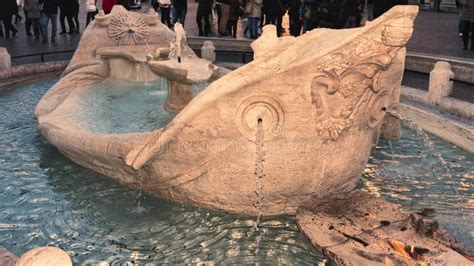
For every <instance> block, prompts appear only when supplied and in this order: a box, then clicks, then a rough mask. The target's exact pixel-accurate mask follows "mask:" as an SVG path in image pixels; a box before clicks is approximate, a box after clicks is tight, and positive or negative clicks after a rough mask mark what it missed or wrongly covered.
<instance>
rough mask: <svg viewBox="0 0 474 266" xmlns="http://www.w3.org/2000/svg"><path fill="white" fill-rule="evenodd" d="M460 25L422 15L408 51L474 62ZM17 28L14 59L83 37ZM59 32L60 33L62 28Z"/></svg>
mask: <svg viewBox="0 0 474 266" xmlns="http://www.w3.org/2000/svg"><path fill="white" fill-rule="evenodd" d="M80 1H81V3H82V5H81V12H80V24H81V29H82V31H83V30H84V28H85V24H86V23H85V20H86V11H85V4H84V3H85V1H86V0H80ZM98 6H99V7H100V6H101V0H99V3H98ZM149 6H150V4H149V2H145V3H142V9H141V11H144V10H146V9H147V8H148V7H149ZM196 9H197V3H195V2H194V1H190V2H189V3H188V14H187V17H186V23H185V29H186V30H187V32H188V35H189V36H195V35H197V32H198V30H197V26H196V21H195V17H196V16H195V14H196ZM22 15H23V14H22ZM216 20H217V19H215V20H214V21H213V34H212V35H211V36H215V32H216V27H217V25H216V24H217V22H216ZM458 23H459V15H458V14H455V13H436V12H430V11H421V12H420V14H419V15H418V18H417V19H416V21H415V30H414V34H413V38H412V39H411V41H410V42H409V44H408V46H407V49H408V51H410V52H418V53H427V54H435V55H442V56H449V57H460V58H466V59H469V60H474V52H471V51H463V50H462V49H461V48H462V40H461V38H460V37H459V35H458ZM15 27H16V28H17V29H18V30H19V32H18V35H17V36H16V37H12V38H10V39H5V38H0V46H3V47H6V48H7V49H8V50H9V52H10V54H11V55H12V56H19V55H25V54H33V53H40V52H50V51H63V50H74V49H75V48H76V46H77V44H78V42H79V40H80V34H73V35H68V34H64V35H58V37H57V41H56V42H55V43H47V44H44V43H41V41H40V40H34V38H33V37H27V36H26V33H25V25H24V19H23V21H22V23H20V24H15ZM58 28H59V30H60V27H59V25H58ZM237 35H238V38H243V37H242V36H243V34H242V22H241V21H239V25H238V30H237ZM68 57H70V55H53V56H47V60H59V59H64V58H68ZM38 60H40V59H39V57H37V58H23V59H15V60H14V64H22V63H27V62H37V61H38Z"/></svg>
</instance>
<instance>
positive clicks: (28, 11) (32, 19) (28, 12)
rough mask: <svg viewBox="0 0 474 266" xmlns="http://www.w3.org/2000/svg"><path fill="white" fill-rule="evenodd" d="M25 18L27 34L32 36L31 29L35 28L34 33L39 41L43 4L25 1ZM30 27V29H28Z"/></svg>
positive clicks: (32, 0) (34, 0) (35, 1)
mask: <svg viewBox="0 0 474 266" xmlns="http://www.w3.org/2000/svg"><path fill="white" fill-rule="evenodd" d="M24 4H25V7H24V10H25V17H26V24H25V27H26V34H27V35H28V36H31V27H33V33H34V34H35V40H38V39H39V38H40V35H41V26H40V18H41V4H40V3H39V0H25V3H24ZM28 26H29V27H28Z"/></svg>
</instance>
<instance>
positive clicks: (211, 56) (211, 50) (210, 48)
mask: <svg viewBox="0 0 474 266" xmlns="http://www.w3.org/2000/svg"><path fill="white" fill-rule="evenodd" d="M215 50H216V47H214V44H213V43H212V41H204V43H203V44H202V47H201V58H202V59H206V60H209V61H211V62H215V61H216V52H215Z"/></svg>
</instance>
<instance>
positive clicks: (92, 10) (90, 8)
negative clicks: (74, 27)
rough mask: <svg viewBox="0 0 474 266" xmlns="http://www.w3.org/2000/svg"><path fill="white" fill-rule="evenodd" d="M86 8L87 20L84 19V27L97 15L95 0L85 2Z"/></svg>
mask: <svg viewBox="0 0 474 266" xmlns="http://www.w3.org/2000/svg"><path fill="white" fill-rule="evenodd" d="M86 7H87V19H86V27H87V25H89V23H90V22H91V21H92V20H94V18H95V15H97V13H99V10H98V9H97V0H87V2H86Z"/></svg>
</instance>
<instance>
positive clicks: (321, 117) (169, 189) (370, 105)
mask: <svg viewBox="0 0 474 266" xmlns="http://www.w3.org/2000/svg"><path fill="white" fill-rule="evenodd" d="M417 12H418V9H417V7H415V6H397V7H395V8H393V9H391V10H390V11H389V12H387V13H386V14H384V15H383V16H382V17H380V18H378V19H377V20H375V21H373V22H371V23H370V24H368V25H366V26H365V27H362V28H356V29H344V30H330V29H317V30H313V31H311V32H309V33H307V34H305V35H303V36H300V37H298V38H294V37H282V38H277V37H276V34H275V29H274V28H272V27H271V26H268V27H265V28H264V32H263V34H262V36H261V37H260V38H259V39H257V40H256V41H255V42H254V43H252V48H253V49H254V52H255V60H254V61H253V62H251V63H249V64H247V65H245V66H243V67H241V68H238V69H237V70H235V71H232V72H230V73H226V72H225V70H223V69H220V68H219V67H217V66H215V65H213V64H212V63H210V62H208V61H206V60H203V59H199V58H198V57H197V56H196V55H195V54H194V53H193V52H192V50H191V49H190V48H189V47H187V45H186V42H185V36H184V31H183V30H182V27H179V26H178V27H177V28H175V31H174V32H173V31H170V30H168V28H167V27H166V26H164V25H163V24H161V23H160V22H159V21H158V16H156V14H153V13H149V14H137V13H132V12H127V11H125V10H124V9H123V8H122V7H120V6H116V7H114V9H113V11H112V12H111V14H109V15H104V14H99V15H98V16H97V17H96V20H95V22H93V24H91V26H89V27H88V29H87V30H86V31H85V32H84V34H83V37H82V39H81V41H80V43H79V46H78V48H77V50H76V53H75V54H74V57H73V58H72V60H71V62H70V64H69V66H68V68H67V69H66V71H65V72H64V73H63V75H62V78H61V79H60V81H59V82H58V83H57V84H56V85H55V86H54V87H52V88H51V90H49V91H48V92H47V93H46V94H45V95H44V96H43V98H42V99H41V101H40V102H39V104H38V106H37V108H36V112H35V115H36V117H37V121H38V124H37V128H38V131H39V132H40V134H41V136H42V137H43V138H44V139H46V140H47V141H48V142H49V143H50V144H52V145H54V146H55V147H56V148H57V149H58V150H59V151H60V152H61V153H62V154H64V155H65V156H66V157H68V158H70V159H71V160H73V161H74V162H76V163H78V164H80V165H82V166H84V167H87V168H90V169H92V170H94V171H96V172H98V173H101V174H103V175H105V176H108V177H111V178H113V179H115V180H117V181H118V182H120V183H122V184H124V185H127V186H131V187H136V188H142V189H143V190H144V191H146V192H148V193H150V194H153V195H156V196H159V197H163V198H167V199H171V200H173V201H177V202H182V203H188V204H193V205H196V206H200V207H205V208H210V209H215V210H222V211H228V212H233V213H243V214H257V213H261V214H263V215H275V214H294V213H295V211H296V209H297V207H298V206H300V205H303V204H305V203H306V202H308V201H309V200H310V198H311V197H312V196H317V197H324V196H327V195H330V194H341V193H346V192H349V191H351V190H353V189H354V188H355V186H356V183H357V181H358V180H359V178H360V176H361V174H362V172H363V170H364V167H365V165H366V163H367V160H368V158H369V155H370V152H371V148H372V146H373V144H374V143H375V142H376V141H377V139H378V137H379V134H380V129H381V125H382V122H383V119H384V116H385V112H384V111H383V110H382V109H383V108H384V107H396V106H397V104H398V98H399V91H400V83H401V80H402V75H403V69H404V60H405V53H406V51H405V48H404V45H405V44H406V42H407V41H408V39H409V38H410V37H411V34H412V31H413V21H414V19H415V16H416V14H417ZM224 74H225V75H224ZM110 80H123V81H127V82H130V81H132V82H137V83H140V82H150V81H153V80H162V81H165V82H164V83H163V84H167V86H168V96H167V97H168V98H167V103H166V105H165V108H168V109H169V110H173V111H176V112H178V113H177V115H176V116H175V117H174V118H173V119H172V120H171V121H169V123H168V124H167V125H166V126H164V127H163V128H159V129H156V130H150V131H147V132H131V133H110V132H109V133H103V132H94V131H91V130H89V129H88V128H87V127H84V126H82V125H83V123H81V121H80V120H81V117H80V116H78V115H75V113H77V112H78V111H80V109H81V108H87V105H83V104H81V103H82V102H83V92H84V90H86V88H90V87H91V86H92V85H94V84H99V83H102V82H105V81H110ZM200 82H208V83H209V84H210V85H209V86H208V87H207V88H206V89H205V90H203V91H202V92H200V93H199V94H198V95H196V96H195V97H194V98H193V95H192V92H191V90H192V86H193V84H197V83H200ZM152 84H153V83H152ZM139 89H140V88H138V89H137V90H139ZM135 108H141V106H136V107H135ZM157 108H158V107H157ZM160 108H161V107H160ZM157 111H158V110H157ZM136 122H137V123H140V121H136Z"/></svg>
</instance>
